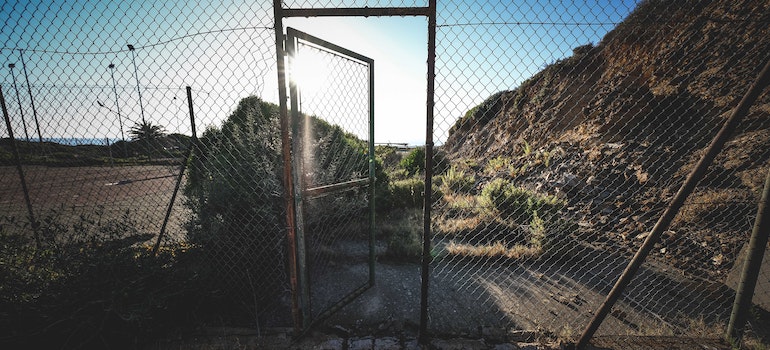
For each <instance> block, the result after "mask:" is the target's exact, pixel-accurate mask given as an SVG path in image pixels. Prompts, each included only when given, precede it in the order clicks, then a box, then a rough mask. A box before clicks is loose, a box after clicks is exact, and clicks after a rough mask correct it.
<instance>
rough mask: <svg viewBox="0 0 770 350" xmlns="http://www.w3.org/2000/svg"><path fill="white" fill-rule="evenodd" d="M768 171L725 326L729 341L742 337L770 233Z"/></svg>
mask: <svg viewBox="0 0 770 350" xmlns="http://www.w3.org/2000/svg"><path fill="white" fill-rule="evenodd" d="M769 202H770V171H768V172H767V177H766V178H765V188H764V190H763V191H762V200H761V201H760V202H759V207H758V208H757V217H756V219H755V220H754V228H753V229H752V231H751V239H750V240H749V251H748V252H747V253H746V261H745V262H744V263H743V270H742V271H741V281H740V283H739V284H738V291H737V292H736V294H735V302H734V303H733V311H732V313H731V314H730V323H729V325H728V326H727V334H726V335H727V340H728V341H730V343H733V344H735V342H740V340H741V338H742V337H743V327H744V326H745V325H746V317H747V316H748V313H749V307H750V306H751V299H752V298H753V297H754V288H755V287H756V286H757V278H758V277H759V270H760V268H761V267H762V258H763V257H764V255H765V248H766V247H767V238H768V235H770V203H769Z"/></svg>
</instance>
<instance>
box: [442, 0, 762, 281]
mask: <svg viewBox="0 0 770 350" xmlns="http://www.w3.org/2000/svg"><path fill="white" fill-rule="evenodd" d="M768 59H770V2H767V1H755V0H735V1H727V0H720V1H703V0H687V1H676V2H673V1H665V0H647V1H643V2H642V3H641V4H640V5H639V6H638V7H637V8H636V9H635V10H634V12H633V13H631V14H630V15H629V17H628V18H627V19H625V20H624V21H623V23H621V24H620V25H618V27H617V28H615V29H614V30H613V31H611V32H610V33H608V34H607V35H606V36H605V37H604V38H603V39H602V41H601V42H600V43H598V44H597V45H595V46H594V45H586V46H581V47H577V48H575V49H574V54H573V56H572V57H569V58H566V59H563V60H561V61H559V62H556V63H554V64H552V65H550V66H548V67H546V68H545V69H543V70H542V71H541V72H539V73H538V74H536V75H534V76H533V77H531V78H530V79H529V80H527V81H525V82H524V83H522V84H521V86H519V87H517V88H515V89H513V90H508V91H502V92H499V93H497V94H495V95H493V96H491V97H490V98H488V99H487V100H486V101H484V102H483V103H482V104H480V105H479V106H477V107H475V108H474V109H472V110H470V111H469V112H468V113H466V115H465V116H463V117H462V118H460V119H459V120H458V121H457V123H456V124H455V125H454V126H453V127H452V129H451V130H450V135H449V137H448V139H447V141H446V143H445V144H444V145H443V146H442V148H443V150H444V151H445V152H446V153H447V154H448V155H449V156H450V158H451V159H453V160H454V161H455V162H456V163H460V162H461V161H463V160H466V161H465V162H464V163H465V164H478V165H477V166H475V170H476V171H477V172H480V169H483V168H484V165H485V164H486V163H487V162H488V161H489V160H491V159H495V158H499V157H507V158H510V159H511V160H512V162H513V166H514V168H516V169H519V171H516V172H508V174H492V175H488V177H487V180H488V179H490V178H492V177H500V176H510V177H513V178H514V179H515V181H516V182H517V183H520V184H522V185H523V186H526V187H531V188H533V189H536V190H539V191H544V192H551V193H553V192H556V193H560V195H562V196H564V197H566V198H567V199H568V200H569V201H570V207H569V213H568V215H571V216H573V217H574V218H575V220H577V221H579V222H580V224H581V225H580V227H581V233H580V234H581V235H582V237H583V238H584V240H585V241H587V242H589V243H591V244H598V245H607V246H612V247H613V248H618V247H619V248H625V249H626V250H628V251H633V250H635V249H636V247H638V245H639V243H640V242H641V238H643V237H644V234H643V233H644V232H647V231H649V229H650V228H652V225H653V224H654V222H655V221H656V220H657V216H658V215H659V213H660V211H661V210H662V209H663V208H665V205H666V204H667V202H668V200H669V199H670V198H671V196H672V195H673V193H674V192H675V191H676V190H677V189H678V188H679V186H680V185H681V183H682V181H683V179H684V177H685V176H686V175H687V173H688V171H689V169H691V168H692V166H693V164H694V163H695V162H696V161H697V160H698V159H699V157H700V154H702V150H703V149H704V148H705V147H706V146H707V145H708V144H709V142H710V141H711V138H712V137H713V136H714V135H715V134H716V132H717V131H718V130H719V128H720V127H721V125H722V122H723V121H724V119H725V118H726V117H727V116H728V115H729V113H730V110H731V109H732V108H733V107H734V106H735V105H736V104H737V103H738V102H739V101H740V99H741V97H742V96H743V94H744V93H745V91H746V90H747V89H748V87H749V86H750V85H751V83H752V82H753V81H754V79H755V77H756V76H757V74H758V73H759V71H760V70H761V68H762V66H763V65H764V63H765V62H766V61H767V60H768ZM768 150H770V89H765V91H764V92H763V94H762V95H761V96H760V98H759V100H758V101H757V102H756V103H755V104H754V106H753V107H752V109H751V112H750V115H749V116H748V117H747V118H746V119H745V120H744V122H743V123H742V124H741V126H740V128H739V130H738V132H737V133H736V134H735V135H734V137H733V138H732V140H731V141H730V142H729V143H728V145H727V146H726V148H725V150H724V151H723V152H722V153H721V154H720V156H719V157H718V159H717V162H716V164H714V165H713V166H712V167H711V169H710V171H709V173H708V175H707V177H706V179H704V180H703V181H702V182H701V184H700V185H699V188H698V190H697V191H696V192H695V193H694V194H693V195H692V196H691V198H690V199H689V200H688V205H687V206H686V207H685V208H684V210H683V212H682V214H681V215H680V216H679V217H678V218H677V220H676V222H675V224H674V226H673V227H672V229H671V230H670V231H668V232H667V233H666V236H665V238H664V239H665V241H664V242H663V243H662V244H661V245H659V247H658V248H659V249H655V250H654V251H655V254H656V255H657V257H658V258H659V259H663V260H664V261H666V262H667V264H669V265H673V266H676V267H678V268H681V269H683V270H689V271H693V270H702V271H704V272H703V273H702V274H706V275H710V276H711V277H715V276H714V275H718V276H723V275H724V273H725V272H726V271H727V270H729V268H730V267H731V265H732V263H733V261H734V259H735V257H736V256H737V254H738V252H739V251H740V249H741V247H742V245H743V243H744V242H746V241H747V237H748V235H749V233H750V230H751V224H752V222H751V220H752V219H753V216H754V211H755V210H756V202H757V200H758V197H759V194H760V191H761V186H762V184H763V182H764V176H765V174H766V172H767V170H768V167H769V164H768V160H769V159H770V152H768ZM532 154H540V155H547V159H548V160H547V161H539V162H534V163H533V162H532V159H533V156H532ZM541 159H542V158H541ZM467 160H470V161H467ZM525 165H529V166H528V167H524V168H521V167H522V166H525ZM514 173H515V174H514ZM481 181H482V182H483V181H485V180H483V177H482V180H481ZM479 185H483V184H479Z"/></svg>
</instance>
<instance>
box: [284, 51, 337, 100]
mask: <svg viewBox="0 0 770 350" xmlns="http://www.w3.org/2000/svg"><path fill="white" fill-rule="evenodd" d="M290 73H291V75H290V77H291V79H292V80H293V81H294V82H295V83H296V84H297V88H298V89H299V91H300V92H301V93H302V95H305V96H310V95H316V94H318V93H319V92H321V91H322V90H323V89H324V87H325V85H327V84H328V80H329V67H328V63H327V62H326V60H324V58H323V56H322V55H320V54H319V53H317V52H316V51H315V50H302V51H301V52H299V53H298V54H297V55H295V57H294V58H293V60H292V62H291V72H290Z"/></svg>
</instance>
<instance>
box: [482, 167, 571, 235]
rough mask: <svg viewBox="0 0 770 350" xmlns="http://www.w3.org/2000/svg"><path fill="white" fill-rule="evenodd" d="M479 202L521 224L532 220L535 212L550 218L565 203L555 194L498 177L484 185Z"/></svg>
mask: <svg viewBox="0 0 770 350" xmlns="http://www.w3.org/2000/svg"><path fill="white" fill-rule="evenodd" d="M481 202H482V204H483V205H485V206H486V207H488V208H490V209H492V210H494V211H497V212H498V213H499V214H500V215H502V216H504V217H508V218H510V219H512V220H515V221H517V222H519V223H522V224H524V223H529V222H530V221H532V220H533V219H534V217H535V213H539V214H540V215H541V217H543V218H546V219H548V218H551V217H553V216H555V215H556V214H557V213H558V212H559V211H560V210H561V209H563V208H564V206H565V205H566V204H567V202H566V201H565V200H562V199H559V198H558V197H556V196H551V195H542V194H538V193H536V192H534V191H530V190H527V189H525V188H521V187H518V186H515V185H514V184H513V183H511V182H510V181H509V180H505V179H500V178H498V179H494V180H492V181H491V182H489V183H488V184H487V185H486V186H484V188H483V189H482V190H481Z"/></svg>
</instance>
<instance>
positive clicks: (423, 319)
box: [419, 0, 436, 345]
mask: <svg viewBox="0 0 770 350" xmlns="http://www.w3.org/2000/svg"><path fill="white" fill-rule="evenodd" d="M428 9H429V10H428V92H427V102H426V127H425V202H424V204H423V234H422V267H421V286H422V287H421V289H420V329H419V343H420V344H423V345H425V344H427V342H428V334H427V333H428V287H429V286H430V263H431V260H433V256H432V255H431V218H430V216H431V210H430V209H431V206H432V205H433V196H432V194H433V107H434V104H435V99H434V90H435V80H436V0H430V1H428Z"/></svg>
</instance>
